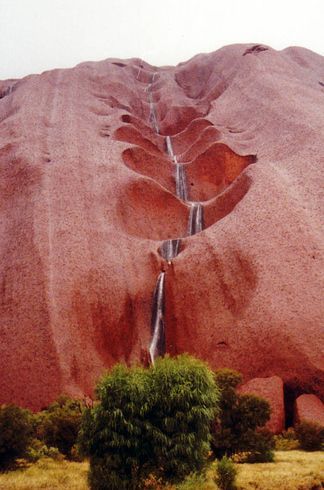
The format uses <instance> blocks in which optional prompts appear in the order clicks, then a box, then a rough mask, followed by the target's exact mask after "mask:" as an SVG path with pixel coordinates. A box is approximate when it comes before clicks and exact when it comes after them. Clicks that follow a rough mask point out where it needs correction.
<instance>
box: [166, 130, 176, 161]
mask: <svg viewBox="0 0 324 490" xmlns="http://www.w3.org/2000/svg"><path fill="white" fill-rule="evenodd" d="M165 143H166V148H167V152H168V155H169V157H170V158H172V160H173V161H174V163H178V160H177V157H176V155H175V154H174V151H173V146H172V141H171V136H166V137H165Z"/></svg>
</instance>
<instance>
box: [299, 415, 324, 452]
mask: <svg viewBox="0 0 324 490" xmlns="http://www.w3.org/2000/svg"><path fill="white" fill-rule="evenodd" d="M296 436H297V439H298V441H299V444H300V447H301V448H302V449H304V450H305V451H320V450H321V449H324V447H323V446H324V427H323V426H322V425H319V424H317V423H315V422H308V421H306V420H304V421H302V422H301V423H300V424H298V425H297V427H296Z"/></svg>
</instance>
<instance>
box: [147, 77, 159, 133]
mask: <svg viewBox="0 0 324 490" xmlns="http://www.w3.org/2000/svg"><path fill="white" fill-rule="evenodd" d="M155 75H156V73H153V75H152V79H151V82H150V83H149V85H148V87H147V93H148V99H149V105H150V114H149V121H150V123H151V126H152V127H153V129H154V131H155V132H156V133H157V134H159V133H160V128H159V125H158V122H157V117H156V111H155V106H154V100H153V95H152V85H153V83H154V79H155Z"/></svg>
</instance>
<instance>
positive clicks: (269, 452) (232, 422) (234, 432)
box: [211, 369, 274, 461]
mask: <svg viewBox="0 0 324 490" xmlns="http://www.w3.org/2000/svg"><path fill="white" fill-rule="evenodd" d="M215 380H216V383H217V385H218V387H219V388H220V391H221V399H220V414H219V416H218V418H217V419H216V422H215V423H213V425H212V428H211V431H212V436H213V438H212V450H213V452H214V454H215V456H216V457H217V458H221V457H223V456H225V455H227V456H231V455H233V454H237V453H247V454H248V455H249V456H248V457H249V459H250V461H253V460H255V461H260V460H261V459H263V460H266V461H269V460H272V458H273V448H274V440H273V436H272V434H271V433H270V432H268V431H264V430H263V431H260V428H261V427H263V426H264V425H265V424H266V422H267V421H268V420H269V419H270V406H269V403H268V402H267V401H266V400H264V399H262V398H259V397H257V396H255V395H247V394H243V395H240V394H239V393H237V392H236V388H237V386H238V385H239V384H240V383H241V381H242V377H241V375H240V373H237V372H236V371H232V370H230V369H221V370H219V371H216V373H215Z"/></svg>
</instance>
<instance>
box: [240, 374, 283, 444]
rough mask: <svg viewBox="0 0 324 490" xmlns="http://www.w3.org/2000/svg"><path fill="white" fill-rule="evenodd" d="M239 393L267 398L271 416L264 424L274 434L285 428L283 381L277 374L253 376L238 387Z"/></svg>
mask: <svg viewBox="0 0 324 490" xmlns="http://www.w3.org/2000/svg"><path fill="white" fill-rule="evenodd" d="M239 392H240V393H242V394H243V393H248V394H253V395H257V396H260V397H261V398H264V399H265V400H267V401H268V402H269V404H270V408H271V418H270V420H269V422H268V423H267V424H266V427H267V429H269V430H270V431H271V432H273V433H274V434H279V433H280V432H282V431H283V430H284V428H285V405H284V387H283V381H282V379H281V378H279V377H278V376H271V377H269V378H254V379H251V380H249V381H248V382H247V383H245V384H244V385H242V386H240V387H239Z"/></svg>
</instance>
